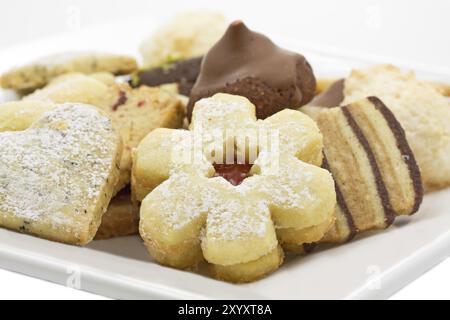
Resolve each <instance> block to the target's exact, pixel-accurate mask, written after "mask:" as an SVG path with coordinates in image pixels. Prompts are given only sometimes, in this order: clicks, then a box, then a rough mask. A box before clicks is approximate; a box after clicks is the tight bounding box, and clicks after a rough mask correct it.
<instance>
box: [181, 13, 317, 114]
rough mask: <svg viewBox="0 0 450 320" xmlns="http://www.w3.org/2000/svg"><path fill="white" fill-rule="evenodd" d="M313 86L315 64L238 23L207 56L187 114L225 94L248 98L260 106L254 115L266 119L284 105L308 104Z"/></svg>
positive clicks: (312, 92)
mask: <svg viewBox="0 0 450 320" xmlns="http://www.w3.org/2000/svg"><path fill="white" fill-rule="evenodd" d="M315 88H316V79H315V77H314V74H313V71H312V68H311V66H310V65H309V63H308V61H307V60H306V59H305V58H304V57H303V56H302V55H300V54H297V53H294V52H290V51H287V50H284V49H281V48H279V47H278V46H276V45H275V44H274V43H273V42H272V41H271V40H270V39H269V38H267V37H266V36H264V35H262V34H260V33H256V32H253V31H251V30H249V29H248V28H247V27H246V26H245V24H244V23H243V22H242V21H235V22H233V23H232V24H231V25H230V26H229V28H228V30H227V32H226V33H225V35H224V36H223V37H222V39H221V40H220V41H219V42H218V43H217V44H216V45H215V46H214V47H213V48H212V49H211V50H210V51H209V52H208V53H207V55H206V56H205V58H204V59H203V63H202V67H201V70H200V75H199V77H198V79H197V82H196V83H195V85H194V88H193V89H192V92H191V97H190V100H189V104H188V117H189V119H190V118H191V115H192V110H193V108H194V105H195V102H196V101H198V100H200V99H202V98H205V97H209V96H212V95H214V94H215V93H217V92H223V93H230V94H235V95H241V96H245V97H247V98H248V99H249V100H250V101H251V102H252V103H253V104H255V106H256V116H257V117H258V118H260V119H265V118H267V117H268V116H270V115H272V114H274V113H276V112H278V111H280V110H282V109H285V108H299V107H301V106H302V105H305V104H306V103H308V102H309V101H310V100H311V99H312V98H313V97H314V92H315Z"/></svg>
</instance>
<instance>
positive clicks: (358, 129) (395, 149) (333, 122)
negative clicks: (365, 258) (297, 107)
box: [318, 97, 423, 242]
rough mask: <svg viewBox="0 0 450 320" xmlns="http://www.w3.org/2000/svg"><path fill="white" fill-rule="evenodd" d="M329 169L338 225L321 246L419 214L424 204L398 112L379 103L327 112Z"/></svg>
mask: <svg viewBox="0 0 450 320" xmlns="http://www.w3.org/2000/svg"><path fill="white" fill-rule="evenodd" d="M318 125H319V128H320V130H321V132H322V134H323V137H324V154H325V159H326V161H325V163H324V167H325V168H327V169H328V170H330V172H331V173H332V174H333V177H334V180H335V184H336V195H337V203H338V207H337V210H336V217H337V218H336V222H335V225H334V227H333V228H332V229H331V230H330V231H329V233H328V234H327V236H326V237H325V238H324V239H323V240H321V242H339V241H346V240H348V239H350V238H351V237H353V236H354V235H355V234H356V233H357V232H363V231H366V230H372V229H383V228H387V227H388V226H390V225H391V224H392V223H393V221H394V219H395V217H396V216H399V215H411V214H413V213H415V212H416V211H417V210H418V209H419V206H420V204H421V202H422V199H423V187H422V183H421V177H420V170H419V168H418V166H417V164H416V161H415V157H414V154H413V152H412V151H411V149H410V147H409V144H408V142H407V140H406V136H405V132H404V130H403V128H402V127H401V125H400V124H399V122H398V121H397V120H396V118H395V116H394V115H393V113H392V112H391V111H390V110H389V109H388V108H387V107H386V106H385V105H384V103H383V102H382V101H381V100H380V99H378V98H376V97H369V98H366V99H362V100H359V101H357V102H354V103H352V104H350V105H347V106H343V107H338V108H331V109H328V110H326V111H324V112H322V113H321V114H320V116H319V118H318Z"/></svg>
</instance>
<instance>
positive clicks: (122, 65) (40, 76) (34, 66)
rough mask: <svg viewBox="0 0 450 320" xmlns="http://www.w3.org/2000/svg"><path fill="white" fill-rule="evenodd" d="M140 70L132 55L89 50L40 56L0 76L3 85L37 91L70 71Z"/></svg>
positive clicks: (120, 72)
mask: <svg viewBox="0 0 450 320" xmlns="http://www.w3.org/2000/svg"><path fill="white" fill-rule="evenodd" d="M136 70H137V63H136V60H135V59H134V58H132V57H128V56H122V55H114V54H104V53H86V52H73V53H63V54H56V55H52V56H49V57H45V58H42V59H39V60H37V61H34V62H32V63H30V64H28V65H25V66H22V67H18V68H15V69H12V70H10V71H8V72H6V73H4V74H3V75H2V76H1V78H0V86H1V87H3V88H5V89H14V90H18V91H33V90H35V89H38V88H42V87H44V86H45V85H46V84H48V83H49V82H50V81H51V80H53V79H54V78H56V77H58V76H60V75H63V74H66V73H71V72H81V73H85V74H91V73H96V72H109V73H112V74H116V75H121V74H129V73H132V72H133V71H136Z"/></svg>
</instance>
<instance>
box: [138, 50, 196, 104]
mask: <svg viewBox="0 0 450 320" xmlns="http://www.w3.org/2000/svg"><path fill="white" fill-rule="evenodd" d="M202 59H203V57H197V58H192V59H187V60H178V61H174V62H172V63H168V64H165V65H164V66H161V67H157V68H153V69H148V70H142V71H139V72H138V73H137V74H136V75H135V76H134V77H133V79H132V83H131V84H132V85H133V86H134V87H139V86H141V85H146V86H149V87H155V86H159V85H162V84H168V83H176V84H177V85H178V92H179V93H180V94H182V95H185V96H189V95H190V94H191V90H192V87H193V86H194V84H195V81H197V78H198V75H199V73H200V66H201V64H202Z"/></svg>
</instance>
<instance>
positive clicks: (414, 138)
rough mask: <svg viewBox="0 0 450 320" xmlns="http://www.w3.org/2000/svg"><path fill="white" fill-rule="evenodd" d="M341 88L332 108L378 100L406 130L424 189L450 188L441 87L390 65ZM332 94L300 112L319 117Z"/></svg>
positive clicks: (449, 114)
mask: <svg viewBox="0 0 450 320" xmlns="http://www.w3.org/2000/svg"><path fill="white" fill-rule="evenodd" d="M342 84H343V85H342V86H341V87H340V88H341V89H342V91H341V92H343V94H341V95H334V101H332V102H333V103H331V105H332V104H334V106H338V105H342V104H348V103H351V102H354V101H357V100H359V99H363V98H365V97H367V96H377V97H379V98H380V99H381V100H382V101H383V102H384V103H386V105H387V106H388V107H389V109H390V110H391V111H392V112H393V113H394V115H395V117H396V118H397V120H398V121H399V122H400V124H401V125H402V127H403V128H404V130H405V132H406V137H407V139H408V143H409V145H410V146H411V149H412V150H413V152H414V155H415V157H416V159H417V162H418V164H419V167H420V170H421V172H422V179H423V183H424V186H425V189H426V190H427V191H432V190H434V189H439V188H444V187H446V186H450V126H449V125H448V123H449V122H450V103H449V101H448V99H447V98H446V97H445V96H444V95H443V94H442V92H443V90H442V86H441V87H438V86H437V85H436V84H433V83H429V82H424V81H419V80H417V79H416V77H415V76H414V74H413V73H412V72H408V73H403V72H401V71H400V70H399V69H398V68H396V67H394V66H391V65H380V66H375V67H372V68H370V69H368V70H354V71H353V72H352V73H351V74H350V76H349V77H347V78H346V79H345V82H342ZM334 88H336V84H335V85H334ZM334 91H336V90H334ZM332 93H333V88H332V87H330V89H328V90H327V91H325V92H324V93H323V94H321V95H320V96H318V97H317V98H316V99H315V100H313V101H312V102H311V105H310V106H305V107H303V108H302V109H301V110H302V111H304V112H305V113H307V114H308V115H310V116H312V117H316V116H317V114H318V113H319V112H320V111H322V110H323V109H324V107H329V106H330V104H324V100H323V98H324V97H328V99H329V98H330V95H332ZM339 100H341V101H339Z"/></svg>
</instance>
